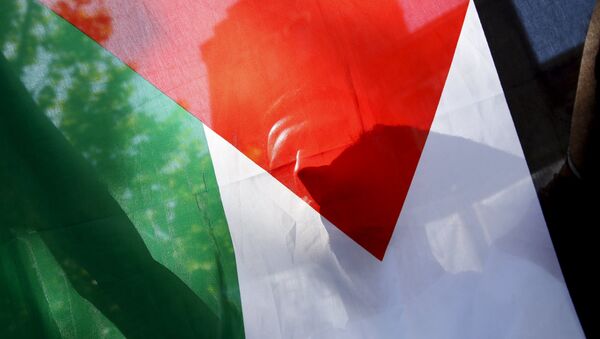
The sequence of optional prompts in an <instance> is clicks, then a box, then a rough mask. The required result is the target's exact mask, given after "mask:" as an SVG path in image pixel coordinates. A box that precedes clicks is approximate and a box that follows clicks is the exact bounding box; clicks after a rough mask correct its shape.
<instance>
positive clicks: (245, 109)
mask: <svg viewBox="0 0 600 339" xmlns="http://www.w3.org/2000/svg"><path fill="white" fill-rule="evenodd" d="M44 2H45V3H47V4H48V5H50V7H51V8H53V9H54V10H55V11H57V12H58V13H59V14H61V15H62V16H63V17H65V18H66V19H67V20H69V21H71V23H73V24H74V25H76V26H77V27H78V28H79V29H81V30H82V31H84V32H85V33H86V34H88V35H89V36H91V37H92V38H94V39H95V40H96V41H98V42H99V43H101V44H103V46H105V47H106V48H107V49H109V50H110V51H111V52H113V53H114V54H115V55H117V56H118V57H120V58H121V59H123V60H124V61H125V62H127V63H128V64H130V65H135V66H133V67H135V69H136V71H138V72H139V73H140V74H141V75H142V76H144V77H145V78H146V79H147V80H149V81H150V82H152V83H153V84H154V85H155V86H156V87H158V88H159V89H161V90H162V91H163V92H164V93H166V94H167V95H169V96H170V97H171V98H173V99H175V100H176V101H178V102H180V103H182V105H184V106H185V108H186V109H188V110H189V111H190V112H191V113H192V114H194V115H196V116H197V117H199V118H200V119H201V120H202V121H203V122H205V123H206V124H207V125H208V126H209V127H210V128H212V129H213V130H214V131H215V132H217V133H218V134H220V135H221V136H222V137H224V138H225V139H226V140H228V141H229V142H230V143H232V144H233V145H234V146H235V147H236V148H237V149H239V150H240V151H241V152H243V153H244V154H245V155H246V156H248V157H249V158H250V159H252V160H253V161H254V162H255V163H257V164H258V165H259V166H261V167H262V168H264V169H265V170H266V171H267V172H269V173H271V174H272V175H273V176H274V177H275V178H276V179H277V180H279V181H280V182H281V183H283V184H284V185H285V186H286V187H288V188H289V189H290V190H291V191H293V192H294V193H295V194H297V195H298V196H299V197H301V198H302V199H304V200H305V201H306V202H307V203H309V204H310V205H311V206H312V207H313V208H315V209H316V210H317V211H319V212H320V213H321V215H322V216H323V217H325V218H326V219H328V220H329V221H330V222H331V223H333V224H334V225H335V226H336V227H338V228H339V229H340V230H341V231H343V232H344V233H346V234H347V235H348V236H349V237H351V238H352V239H353V240H354V241H356V242H357V243H358V244H360V245H361V246H362V247H364V248H365V249H366V250H367V251H369V252H370V253H372V254H373V255H374V256H375V257H377V258H378V259H380V260H381V259H383V256H384V254H385V251H386V249H387V246H388V243H389V241H390V239H391V236H392V233H393V231H394V228H395V226H396V222H397V219H398V216H399V214H400V211H401V209H402V205H403V204H404V200H405V198H406V195H407V193H408V189H409V187H410V183H411V181H412V177H413V175H414V172H415V170H416V168H417V164H418V161H419V158H420V155H421V152H422V150H423V147H424V145H425V141H426V138H427V134H428V132H429V128H430V126H431V123H432V121H433V117H434V115H435V111H436V109H437V105H438V103H439V99H440V96H441V93H442V90H443V87H444V84H445V81H446V77H447V74H448V71H449V68H450V64H451V62H452V57H453V55H454V50H455V48H456V44H457V41H458V37H459V34H460V30H461V27H462V23H463V19H464V16H465V13H466V9H467V5H468V1H467V0H455V1H454V2H456V6H455V7H454V8H453V9H452V10H449V11H447V12H446V13H444V14H443V15H440V16H438V17H437V18H435V19H433V20H432V19H430V18H428V17H427V15H428V13H434V12H436V11H437V10H438V7H439V4H438V1H437V0H422V1H413V0H410V1H409V0H402V1H398V0H381V1H339V0H336V1H318V0H315V1H294V0H240V1H237V2H235V3H234V4H231V5H229V7H228V9H227V15H226V17H225V18H223V19H221V20H220V21H219V22H218V23H216V25H213V24H210V20H209V17H211V15H212V14H211V11H210V8H207V6H206V5H202V4H199V3H197V2H195V1H192V0H179V1H171V0H164V1H156V0H153V1H150V0H137V1H134V2H130V3H129V5H128V6H122V5H119V2H118V1H117V0H87V1H52V0H44ZM132 4H133V5H132ZM131 6H138V7H139V10H140V11H142V10H143V11H145V12H144V13H146V14H145V15H147V20H141V19H140V18H139V17H138V18H137V19H132V16H131V15H130V14H129V13H131V11H130V9H131V8H130V7H131ZM202 6H204V7H202ZM153 9H155V11H153ZM156 9H159V10H156ZM95 13H96V14H98V13H100V14H101V15H95ZM107 17H108V18H109V19H108V26H106V22H107ZM98 18H100V19H98ZM157 18H160V19H157ZM406 18H413V19H414V18H417V20H412V21H416V22H417V23H422V24H421V25H408V24H407V20H406ZM418 18H423V19H422V20H419V19H418ZM98 20H102V22H99V21H98ZM128 20H132V21H134V22H133V23H131V22H128ZM156 20H158V21H160V20H163V21H165V20H167V21H168V25H169V27H168V29H167V28H165V29H164V31H159V32H157V31H156V30H157V27H159V28H158V29H160V27H162V26H161V25H156V24H155V22H154V21H156ZM161 22H162V21H161ZM153 23H154V24H155V25H154V26H152V29H150V28H149V27H150V26H151V25H152V24H153ZM102 25H104V26H102ZM146 25H147V26H148V27H145V26H146ZM204 26H208V27H204ZM165 27H166V25H165ZM206 31H211V32H212V35H211V36H206V34H204V36H203V37H202V38H199V37H200V36H202V34H203V33H199V32H206ZM139 32H154V33H152V34H154V35H155V36H156V37H154V38H155V39H156V40H157V41H159V42H160V43H156V41H153V42H152V43H149V42H147V41H146V40H147V39H148V36H140V35H139V34H138V33H139ZM105 35H107V36H105ZM108 35H110V36H108ZM144 44H147V45H144ZM140 45H142V46H140ZM190 53H194V54H190ZM190 55H191V56H192V57H191V58H190V57H189V56H190ZM194 55H195V57H194ZM186 56H187V57H186ZM172 58H174V59H173V60H171V59H172ZM177 58H180V61H178V59H177ZM194 58H196V59H194ZM190 60H192V61H190ZM194 60H196V61H194ZM194 62H197V63H198V64H202V65H203V66H202V67H204V68H205V71H204V72H205V74H204V75H203V74H197V75H196V78H197V77H202V76H206V77H207V80H206V81H207V83H208V85H207V87H208V97H209V98H210V99H209V104H208V105H206V104H203V101H206V99H205V98H204V97H205V96H206V95H205V94H204V93H196V92H194V91H193V90H192V89H193V86H192V85H190V86H188V88H187V89H186V88H185V86H186V83H188V82H190V79H192V78H194V76H192V75H190V72H191V70H192V69H194V68H193V67H192V66H190V65H191V64H190V63H194ZM169 65H175V66H176V67H177V68H178V70H177V71H175V70H173V68H172V67H170V66H169ZM199 67H200V66H199ZM173 84H179V85H177V86H174V85H173ZM207 106H208V107H207Z"/></svg>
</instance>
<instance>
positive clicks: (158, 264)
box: [0, 0, 244, 338]
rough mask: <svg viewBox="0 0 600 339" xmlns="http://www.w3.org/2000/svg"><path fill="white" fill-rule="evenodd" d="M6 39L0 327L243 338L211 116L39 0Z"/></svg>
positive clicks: (0, 38)
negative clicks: (207, 128) (208, 126)
mask: <svg viewBox="0 0 600 339" xmlns="http://www.w3.org/2000/svg"><path fill="white" fill-rule="evenodd" d="M0 48H1V53H0V93H1V94H0V95H1V96H2V102H3V105H4V107H3V109H2V110H1V113H0V116H1V123H0V157H1V158H2V161H0V178H2V192H1V194H0V300H1V302H2V304H1V305H0V337H2V338H8V337H48V338H51V337H85V338H88V337H89V338H92V337H107V338H111V337H122V336H126V337H131V338H148V337H165V338H167V337H178V338H181V337H195V338H202V337H206V338H217V337H223V338H239V337H243V336H244V331H243V322H242V314H241V302H240V292H239V287H238V280H237V273H236V266H235V257H234V253H233V246H232V242H231V238H230V234H229V230H228V227H227V222H226V219H225V215H224V211H223V208H222V204H221V200H220V195H219V191H218V187H217V183H216V179H215V174H214V170H213V166H212V162H211V158H210V154H209V151H208V147H207V143H206V139H205V136H204V133H203V126H202V124H201V123H200V122H199V121H198V120H197V119H196V118H194V117H193V116H192V115H190V114H188V113H187V112H186V111H185V110H184V109H182V108H181V107H179V106H178V105H177V104H176V103H174V102H173V101H171V100H170V99H169V98H167V97H166V96H165V95H163V94H162V93H161V92H159V91H158V90H157V89H155V88H154V87H153V86H152V85H150V84H149V83H148V82H146V81H145V80H144V79H142V78H141V77H140V76H139V75H137V74H136V73H135V72H134V71H132V70H131V69H129V68H128V67H127V66H126V65H124V64H123V63H121V62H120V61H119V60H118V59H116V58H115V57H114V56H112V55H111V54H109V53H108V52H106V51H105V50H104V49H103V48H102V47H100V46H99V45H97V44H96V43H95V42H94V41H92V40H91V39H90V38H88V37H87V36H85V35H84V34H83V33H81V32H80V31H79V30H77V29H76V28H75V27H73V26H72V25H70V24H69V23H67V22H66V21H64V20H63V19H61V18H60V17H58V16H57V15H55V14H54V13H52V12H51V11H50V10H47V9H46V8H44V7H43V6H41V5H39V4H38V3H37V2H36V1H33V0H27V1H17V0H6V1H2V2H1V3H0Z"/></svg>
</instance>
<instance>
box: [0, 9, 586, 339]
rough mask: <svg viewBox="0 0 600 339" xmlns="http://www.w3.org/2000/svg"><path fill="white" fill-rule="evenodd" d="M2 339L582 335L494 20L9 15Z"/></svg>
mask: <svg viewBox="0 0 600 339" xmlns="http://www.w3.org/2000/svg"><path fill="white" fill-rule="evenodd" d="M0 48H1V52H2V53H0V72H1V74H2V76H1V80H0V81H1V82H0V83H1V86H2V97H3V101H4V103H5V105H6V106H5V107H6V109H5V110H3V111H4V112H3V113H2V123H1V124H0V153H1V155H2V159H3V163H2V165H0V174H1V178H2V187H3V189H2V194H1V198H0V200H1V202H2V204H1V205H0V208H1V210H0V215H1V216H0V218H1V219H0V220H1V221H2V222H1V225H0V227H1V228H0V240H1V242H0V251H1V253H2V255H1V257H0V262H1V264H2V268H1V270H0V290H1V291H2V292H0V295H1V296H2V298H1V301H0V302H1V305H2V306H1V309H0V319H1V321H2V323H1V324H0V326H1V330H0V331H2V332H1V336H2V337H15V338H16V337H72V338H80V337H123V336H124V337H132V338H137V337H139V338H148V337H192V338H193V337H205V338H216V337H222V338H241V337H249V338H265V337H266V338H337V337H340V338H397V337H401V338H402V337H408V338H579V337H583V333H582V330H581V328H580V325H579V322H578V319H577V316H576V314H575V312H574V309H573V306H572V303H571V300H570V298H569V295H568V291H567V289H566V286H565V283H564V281H563V278H562V273H561V271H560V268H559V266H558V263H557V260H556V256H555V254H554V250H553V248H552V244H551V241H550V238H549V236H548V233H547V230H546V225H545V222H544V219H543V216H542V214H541V210H540V206H539V202H538V200H537V198H536V194H535V190H534V187H533V184H532V180H531V177H530V174H529V171H528V168H527V164H526V162H525V159H524V156H523V152H522V150H521V147H520V144H519V141H518V137H517V134H516V131H515V129H514V125H513V122H512V120H511V117H510V114H509V111H508V107H507V105H506V101H505V99H504V95H503V93H502V88H501V85H500V83H499V80H498V76H497V73H496V70H495V68H494V64H493V60H492V57H491V55H490V52H489V49H488V47H487V43H486V40H485V36H484V34H483V31H482V28H481V25H480V23H479V18H478V15H477V12H476V9H475V7H474V5H473V3H472V2H469V1H466V0H453V1H444V2H439V1H434V0H427V1H416V0H389V1H387V0H386V1H372V2H367V1H337V0H335V1H288V0H273V1H258V0H256V1H254V0H239V1H234V0H228V1H191V0H176V1H173V0H169V1H167V0H157V1H151V0H136V1H129V2H122V1H117V0H68V1H67V0H42V1H40V2H37V1H34V0H7V1H4V2H2V4H0Z"/></svg>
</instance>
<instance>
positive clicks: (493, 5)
mask: <svg viewBox="0 0 600 339" xmlns="http://www.w3.org/2000/svg"><path fill="white" fill-rule="evenodd" d="M594 4H595V0H475V5H476V7H477V11H478V12H479V16H480V19H481V23H482V26H483V30H484V32H485V35H486V37H487V41H488V44H489V46H490V49H491V51H492V56H493V58H494V63H495V64H496V68H497V70H498V74H499V76H500V81H501V83H502V87H503V89H504V92H505V95H506V99H507V101H508V106H509V107H510V111H511V115H512V118H513V121H514V123H515V126H516V128H517V132H518V134H519V138H520V140H521V145H522V147H523V150H524V152H525V158H526V159H527V163H528V165H529V170H530V171H531V174H532V176H533V180H534V184H535V186H536V189H537V190H538V192H539V190H540V189H541V188H542V187H543V186H544V185H545V184H546V183H547V182H548V181H549V180H550V179H551V178H552V176H553V174H554V173H555V172H556V171H558V169H559V168H560V167H561V166H562V164H563V162H564V159H565V155H566V152H567V146H568V141H569V130H570V124H571V112H572V110H573V103H574V99H575V90H576V87H577V78H578V74H579V64H580V62H581V55H582V51H583V43H584V41H585V36H586V33H587V28H588V23H589V20H590V17H591V14H592V10H593V7H594Z"/></svg>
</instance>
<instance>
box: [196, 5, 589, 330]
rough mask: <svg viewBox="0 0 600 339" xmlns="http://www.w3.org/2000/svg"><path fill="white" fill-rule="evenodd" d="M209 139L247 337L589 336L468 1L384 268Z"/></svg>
mask: <svg viewBox="0 0 600 339" xmlns="http://www.w3.org/2000/svg"><path fill="white" fill-rule="evenodd" d="M206 132H207V133H206V134H207V138H208V141H209V146H210V150H211V155H212V159H213V163H214V166H215V170H216V174H217V179H218V182H219V186H220V189H221V197H222V199H223V204H224V207H225V212H226V215H227V219H228V222H229V227H230V230H231V235H232V238H233V244H234V247H235V255H236V259H237V268H238V273H239V280H240V282H239V283H240V290H241V296H242V305H243V314H244V326H245V329H246V335H247V336H248V337H249V338H308V337H311V338H333V337H348V338H387V337H394V338H524V337H527V338H583V334H582V331H581V328H580V325H579V322H578V320H577V317H576V315H575V312H574V309H573V306H572V304H571V300H570V298H569V295H568V292H567V289H566V286H565V284H564V281H563V278H562V275H561V272H560V269H559V267H558V263H557V260H556V257H555V254H554V250H553V248H552V244H551V242H550V238H549V236H548V233H547V230H546V225H545V223H544V219H543V216H542V214H541V210H540V207H539V203H538V201H537V197H536V194H535V191H534V188H533V183H532V181H531V178H530V175H529V171H528V168H527V164H526V162H525V159H524V156H523V152H522V150H521V147H520V144H519V141H518V138H517V134H516V132H515V129H514V125H513V122H512V120H511V116H510V113H509V111H508V107H507V105H506V101H505V99H504V95H503V92H502V88H501V86H500V82H499V80H498V76H497V74H496V70H495V68H494V64H493V61H492V57H491V55H490V52H489V49H488V46H487V43H486V40H485V37H484V34H483V30H482V28H481V25H480V22H479V18H478V15H477V12H476V10H475V7H474V5H473V4H472V3H471V4H470V6H469V10H468V13H467V17H466V21H465V25H464V28H463V31H462V33H461V37H460V40H459V42H458V47H457V52H456V55H455V59H454V61H453V63H452V67H451V69H450V74H449V77H448V81H447V83H446V86H445V89H444V92H443V95H442V99H441V102H440V106H439V108H438V112H437V114H436V117H435V120H434V123H433V126H432V128H431V134H430V136H429V139H428V140H427V144H426V146H425V149H424V151H423V154H422V157H421V160H420V163H419V167H418V169H417V171H416V174H415V178H414V180H413V183H412V185H411V188H410V192H409V194H408V197H407V200H406V203H405V205H404V208H403V211H402V213H401V215H400V218H399V220H398V224H397V227H396V230H395V233H394V235H393V238H392V240H391V243H390V245H389V248H388V250H387V253H386V256H385V258H384V260H383V261H382V262H380V261H378V260H377V259H375V258H374V257H373V256H372V255H371V254H370V253H368V252H366V251H365V250H364V249H363V248H362V247H360V246H359V245H357V244H356V243H355V242H353V241H352V240H351V239H349V238H348V237H347V236H345V235H344V234H343V233H341V232H340V231H339V230H338V229H337V228H335V227H333V226H331V225H330V224H328V223H327V222H326V221H324V220H323V219H322V218H321V217H320V216H319V214H318V213H317V212H315V211H314V210H312V209H311V208H310V207H309V206H308V205H307V204H306V203H304V202H303V201H302V200H301V199H300V198H298V197H297V196H296V195H294V194H293V193H292V192H291V191H289V190H288V189H287V188H285V187H284V186H283V185H282V184H280V183H279V182H278V181H277V180H276V179H274V178H273V177H271V176H270V175H269V174H268V173H266V172H265V171H264V170H262V169H261V168H259V167H258V166H256V165H255V164H254V163H252V162H251V161H250V160H249V159H247V158H246V157H245V156H244V155H243V154H242V153H240V152H239V151H237V150H236V149H235V148H233V147H232V146H231V145H230V144H228V143H227V142H226V141H224V140H223V139H222V138H220V137H219V136H217V135H216V134H214V133H213V132H212V131H210V130H208V128H207V129H206Z"/></svg>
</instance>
